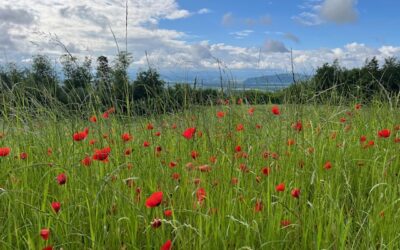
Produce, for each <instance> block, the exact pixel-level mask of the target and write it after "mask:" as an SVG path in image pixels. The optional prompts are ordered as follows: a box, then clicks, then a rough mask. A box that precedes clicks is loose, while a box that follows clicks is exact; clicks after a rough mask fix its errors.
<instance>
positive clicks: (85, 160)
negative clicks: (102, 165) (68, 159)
mask: <svg viewBox="0 0 400 250" xmlns="http://www.w3.org/2000/svg"><path fill="white" fill-rule="evenodd" d="M81 163H82V165H83V166H86V167H88V166H90V165H91V164H92V159H91V158H90V156H86V157H85V158H83V160H82V161H81Z"/></svg>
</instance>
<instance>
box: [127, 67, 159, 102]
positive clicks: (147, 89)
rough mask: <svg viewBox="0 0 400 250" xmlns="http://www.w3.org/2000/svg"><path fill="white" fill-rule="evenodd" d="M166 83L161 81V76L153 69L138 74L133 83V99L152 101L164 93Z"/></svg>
mask: <svg viewBox="0 0 400 250" xmlns="http://www.w3.org/2000/svg"><path fill="white" fill-rule="evenodd" d="M164 85H165V82H164V81H163V80H161V79H160V74H158V72H157V71H156V70H154V69H152V68H149V69H148V70H147V71H142V72H139V73H138V74H137V77H136V80H135V81H134V83H133V99H134V100H142V99H151V98H155V97H157V96H160V94H161V93H162V92H163V89H164Z"/></svg>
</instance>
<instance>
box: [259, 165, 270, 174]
mask: <svg viewBox="0 0 400 250" xmlns="http://www.w3.org/2000/svg"><path fill="white" fill-rule="evenodd" d="M261 172H262V173H263V175H266V176H268V175H269V173H270V172H271V169H270V168H269V167H264V168H262V169H261Z"/></svg>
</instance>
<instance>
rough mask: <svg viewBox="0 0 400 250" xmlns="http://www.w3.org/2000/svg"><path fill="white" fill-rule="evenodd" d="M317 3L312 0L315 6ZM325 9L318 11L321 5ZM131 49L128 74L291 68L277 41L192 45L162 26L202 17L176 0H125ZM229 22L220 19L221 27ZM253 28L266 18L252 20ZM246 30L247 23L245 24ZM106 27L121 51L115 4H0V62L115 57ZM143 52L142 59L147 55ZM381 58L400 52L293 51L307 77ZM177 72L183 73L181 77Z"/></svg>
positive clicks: (357, 46)
mask: <svg viewBox="0 0 400 250" xmlns="http://www.w3.org/2000/svg"><path fill="white" fill-rule="evenodd" d="M315 1H317V0H315ZM321 8H322V7H321ZM128 11H129V20H128V22H129V25H128V39H127V42H128V48H129V51H131V52H132V56H133V60H134V61H133V68H135V69H138V68H139V69H140V68H145V67H147V62H148V61H149V62H150V63H151V64H152V66H154V67H156V68H158V69H161V70H168V69H171V70H172V69H173V70H175V71H176V72H179V70H182V69H183V70H216V69H218V66H219V65H221V63H222V64H223V65H225V66H226V67H228V68H230V69H233V70H236V69H237V70H246V69H262V70H264V69H265V70H277V71H285V70H290V65H291V61H290V52H289V50H288V49H287V47H286V46H285V45H284V43H283V42H282V41H279V40H267V41H265V43H264V44H260V45H259V46H249V47H244V46H233V45H230V44H227V43H212V42H210V41H205V40H197V41H196V40H195V39H193V37H191V36H190V35H188V34H186V33H184V32H181V31H178V30H172V29H163V28H160V27H159V23H160V20H162V19H169V20H173V19H182V18H190V16H191V15H195V14H199V13H200V12H201V14H205V12H207V11H205V10H203V11H198V12H196V13H192V12H190V11H188V10H185V9H182V8H181V7H180V6H179V5H178V4H177V2H176V1H175V0H164V1H159V0H129V10H128ZM230 18H233V16H232V14H229V13H228V14H227V15H226V16H225V18H224V19H225V21H226V22H227V23H229V19H230ZM255 20H258V21H257V22H258V25H261V24H267V23H268V22H269V21H268V18H263V17H260V18H256V19H255ZM243 25H244V24H243ZM111 29H112V31H113V32H114V34H115V37H116V40H117V43H118V45H119V47H120V49H124V48H125V3H124V1H119V0H95V1H91V2H90V4H87V3H86V2H85V1H80V0H70V1H62V0H29V1H28V0H1V1H0V33H1V34H2V35H1V36H0V50H2V51H4V53H2V55H0V61H1V60H3V61H5V60H6V59H5V58H7V59H8V60H15V61H19V62H29V59H30V58H31V56H32V55H34V54H37V53H43V54H47V55H49V56H50V57H52V58H54V59H56V58H59V56H60V55H61V54H62V53H65V51H64V50H63V49H62V48H61V47H60V44H59V43H58V41H61V42H62V44H63V45H65V47H66V48H67V49H68V50H69V51H70V52H71V53H73V54H74V55H76V56H92V57H93V58H94V57H96V56H99V55H106V56H109V57H111V59H112V57H113V56H114V55H115V54H116V52H117V46H116V42H115V41H114V38H113V35H112V33H111ZM250 34H251V35H253V30H252V29H242V30H241V29H239V31H238V32H233V33H232V34H231V35H232V36H237V37H245V36H248V35H250ZM279 34H280V36H282V39H286V40H291V41H293V42H298V38H297V37H296V36H294V35H293V34H290V33H283V32H281V33H279ZM145 52H147V57H146V55H145ZM373 56H376V57H377V58H378V59H379V60H383V59H384V58H385V57H389V56H400V47H395V46H382V47H380V48H371V47H369V46H367V45H365V44H362V43H350V44H347V45H344V46H342V47H340V48H331V49H329V48H326V49H325V48H320V49H317V48H316V49H310V50H296V49H294V50H293V60H294V63H295V67H296V69H297V70H299V71H311V70H313V69H315V68H316V67H318V66H319V65H321V64H322V63H324V62H332V61H333V60H334V59H338V60H339V61H340V62H341V63H342V64H343V65H344V66H347V67H355V66H360V65H362V64H363V63H364V61H365V59H366V58H368V57H369V58H371V57H373ZM180 72H182V71H180Z"/></svg>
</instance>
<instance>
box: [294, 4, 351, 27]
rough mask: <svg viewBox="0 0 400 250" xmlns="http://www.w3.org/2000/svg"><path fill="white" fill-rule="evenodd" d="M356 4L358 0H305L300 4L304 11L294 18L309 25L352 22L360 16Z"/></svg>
mask: <svg viewBox="0 0 400 250" xmlns="http://www.w3.org/2000/svg"><path fill="white" fill-rule="evenodd" d="M356 5H357V0H305V1H304V2H303V3H302V4H301V5H300V6H299V8H300V9H301V10H302V11H301V12H300V13H299V14H298V15H296V16H293V17H292V19H293V20H295V21H297V22H299V23H301V24H303V25H307V26H314V25H320V24H323V23H325V22H333V23H336V24H346V23H352V22H354V21H356V20H357V17H358V14H357V10H356Z"/></svg>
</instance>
